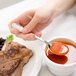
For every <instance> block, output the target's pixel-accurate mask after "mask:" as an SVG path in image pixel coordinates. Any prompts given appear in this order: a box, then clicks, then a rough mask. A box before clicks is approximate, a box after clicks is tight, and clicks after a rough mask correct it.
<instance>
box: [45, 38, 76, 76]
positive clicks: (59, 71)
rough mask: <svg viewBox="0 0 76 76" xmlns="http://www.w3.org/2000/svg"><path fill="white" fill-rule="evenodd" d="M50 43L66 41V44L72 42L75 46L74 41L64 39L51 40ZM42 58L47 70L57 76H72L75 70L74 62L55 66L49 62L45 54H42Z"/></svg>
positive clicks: (55, 64) (75, 64)
mask: <svg viewBox="0 0 76 76" xmlns="http://www.w3.org/2000/svg"><path fill="white" fill-rule="evenodd" d="M52 41H66V42H72V43H73V44H74V45H76V43H75V42H74V41H72V40H70V39H66V38H56V39H53V40H51V42H52ZM44 58H45V62H46V64H47V66H48V68H49V70H50V71H51V72H52V73H53V74H55V75H57V76H68V75H70V74H72V73H73V72H74V70H75V68H76V62H75V63H71V64H64V65H62V64H57V63H54V62H53V61H51V60H49V58H48V57H47V56H46V54H45V53H44Z"/></svg>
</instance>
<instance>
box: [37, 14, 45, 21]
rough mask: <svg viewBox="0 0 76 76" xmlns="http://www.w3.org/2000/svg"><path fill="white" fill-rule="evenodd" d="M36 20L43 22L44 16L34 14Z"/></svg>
mask: <svg viewBox="0 0 76 76" xmlns="http://www.w3.org/2000/svg"><path fill="white" fill-rule="evenodd" d="M36 18H38V19H39V20H44V19H45V16H43V15H41V14H38V13H37V14H36Z"/></svg>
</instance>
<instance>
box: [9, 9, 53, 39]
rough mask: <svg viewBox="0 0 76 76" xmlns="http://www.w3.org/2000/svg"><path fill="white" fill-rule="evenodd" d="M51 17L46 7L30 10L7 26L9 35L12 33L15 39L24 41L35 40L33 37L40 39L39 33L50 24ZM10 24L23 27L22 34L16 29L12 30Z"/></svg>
mask: <svg viewBox="0 0 76 76" xmlns="http://www.w3.org/2000/svg"><path fill="white" fill-rule="evenodd" d="M52 16H53V12H50V10H49V9H48V8H47V7H41V8H38V9H35V10H30V11H27V12H25V13H23V14H22V15H20V16H19V17H17V18H16V19H14V20H13V21H12V22H11V23H10V24H9V29H10V31H11V33H14V34H15V35H16V36H17V37H20V38H22V39H24V40H35V35H37V36H39V37H40V36H41V31H42V30H43V29H44V28H45V27H47V26H48V25H49V24H50V23H51V22H52V20H53V17H52ZM12 23H17V24H20V25H21V26H23V27H24V29H23V30H22V33H21V32H19V31H18V30H17V29H14V28H12V26H11V25H12Z"/></svg>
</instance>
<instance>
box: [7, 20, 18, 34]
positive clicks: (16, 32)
mask: <svg viewBox="0 0 76 76" xmlns="http://www.w3.org/2000/svg"><path fill="white" fill-rule="evenodd" d="M13 23H19V22H18V21H17V20H16V19H15V20H13V21H12V22H10V23H9V24H8V27H9V30H10V32H11V33H13V34H18V33H19V31H18V30H17V29H15V28H13V27H12V24H13Z"/></svg>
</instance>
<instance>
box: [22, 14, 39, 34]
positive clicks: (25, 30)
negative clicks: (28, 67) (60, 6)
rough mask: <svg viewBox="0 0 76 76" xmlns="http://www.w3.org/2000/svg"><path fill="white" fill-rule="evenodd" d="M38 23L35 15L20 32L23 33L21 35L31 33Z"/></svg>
mask: <svg viewBox="0 0 76 76" xmlns="http://www.w3.org/2000/svg"><path fill="white" fill-rule="evenodd" d="M38 22H39V18H38V17H37V16H36V15H35V16H34V17H33V18H32V20H31V21H30V23H29V24H27V25H26V26H25V27H24V28H23V30H22V32H23V33H29V32H31V31H32V30H33V29H34V27H35V26H36V25H37V24H38Z"/></svg>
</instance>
